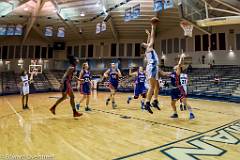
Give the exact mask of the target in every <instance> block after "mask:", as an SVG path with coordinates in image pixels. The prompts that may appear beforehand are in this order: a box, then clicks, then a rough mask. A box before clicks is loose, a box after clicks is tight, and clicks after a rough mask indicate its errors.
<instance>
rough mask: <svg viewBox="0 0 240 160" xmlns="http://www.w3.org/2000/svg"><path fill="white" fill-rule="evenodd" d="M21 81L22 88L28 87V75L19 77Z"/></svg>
mask: <svg viewBox="0 0 240 160" xmlns="http://www.w3.org/2000/svg"><path fill="white" fill-rule="evenodd" d="M21 80H22V82H23V87H29V82H28V75H27V74H26V75H25V76H21Z"/></svg>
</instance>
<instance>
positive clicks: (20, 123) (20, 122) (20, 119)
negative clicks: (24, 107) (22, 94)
mask: <svg viewBox="0 0 240 160" xmlns="http://www.w3.org/2000/svg"><path fill="white" fill-rule="evenodd" d="M5 100H6V102H7V104H8V106H9V107H10V108H11V110H12V111H13V112H14V113H15V114H16V115H17V117H18V122H19V125H20V126H21V127H22V128H23V126H24V122H25V121H24V119H23V117H22V116H21V115H20V114H19V113H18V112H17V111H16V109H15V108H14V107H13V105H12V104H11V103H10V102H9V101H8V99H7V98H5Z"/></svg>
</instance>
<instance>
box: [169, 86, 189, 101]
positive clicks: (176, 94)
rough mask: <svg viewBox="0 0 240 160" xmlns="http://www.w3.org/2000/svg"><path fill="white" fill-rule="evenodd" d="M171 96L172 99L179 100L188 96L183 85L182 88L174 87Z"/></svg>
mask: <svg viewBox="0 0 240 160" xmlns="http://www.w3.org/2000/svg"><path fill="white" fill-rule="evenodd" d="M171 98H172V100H175V101H176V100H179V99H183V98H187V94H186V93H185V91H184V89H183V87H182V86H181V87H180V88H174V89H172V90H171Z"/></svg>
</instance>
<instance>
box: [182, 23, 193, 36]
mask: <svg viewBox="0 0 240 160" xmlns="http://www.w3.org/2000/svg"><path fill="white" fill-rule="evenodd" d="M180 26H181V27H182V29H183V30H184V36H186V37H192V31H193V25H192V24H190V23H188V22H187V21H181V22H180Z"/></svg>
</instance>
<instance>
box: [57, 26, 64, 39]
mask: <svg viewBox="0 0 240 160" xmlns="http://www.w3.org/2000/svg"><path fill="white" fill-rule="evenodd" d="M57 37H59V38H64V37H65V29H64V27H58V33H57Z"/></svg>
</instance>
